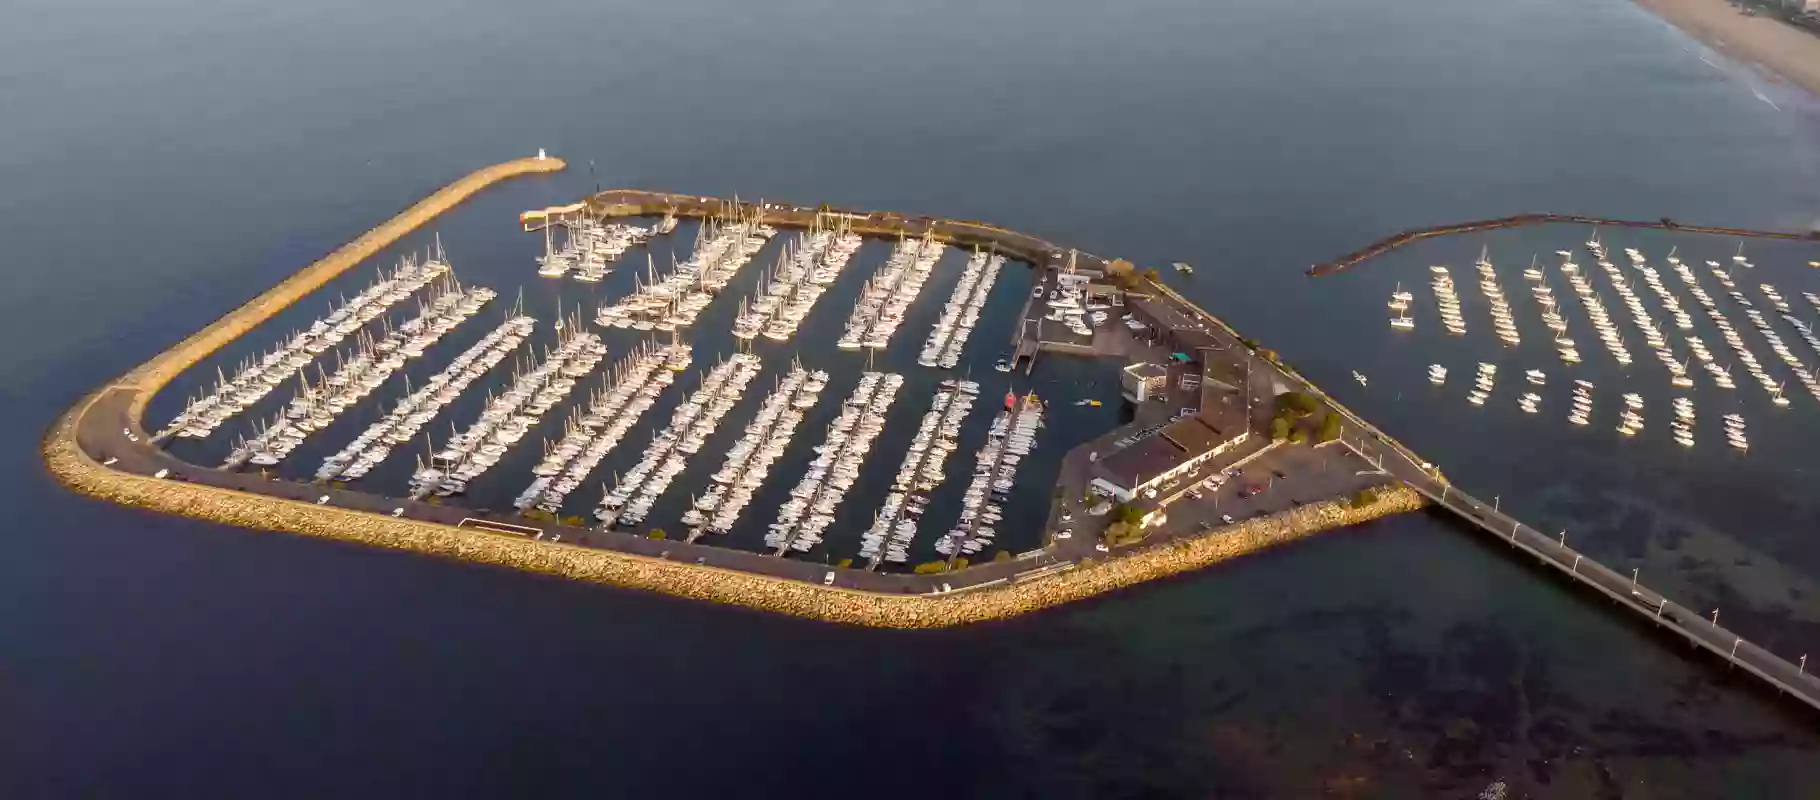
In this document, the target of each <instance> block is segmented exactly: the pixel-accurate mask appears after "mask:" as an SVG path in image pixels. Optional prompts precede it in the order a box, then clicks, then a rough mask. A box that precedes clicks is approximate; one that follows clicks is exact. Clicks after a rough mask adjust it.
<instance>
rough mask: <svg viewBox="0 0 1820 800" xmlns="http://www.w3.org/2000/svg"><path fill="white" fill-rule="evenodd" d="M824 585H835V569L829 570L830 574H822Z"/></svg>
mask: <svg viewBox="0 0 1820 800" xmlns="http://www.w3.org/2000/svg"><path fill="white" fill-rule="evenodd" d="M822 585H823V586H833V585H834V570H828V574H826V575H823V576H822Z"/></svg>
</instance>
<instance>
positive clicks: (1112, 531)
mask: <svg viewBox="0 0 1820 800" xmlns="http://www.w3.org/2000/svg"><path fill="white" fill-rule="evenodd" d="M1143 538H1144V529H1143V528H1141V527H1139V526H1137V525H1132V524H1129V523H1125V522H1114V523H1112V524H1111V525H1110V526H1107V528H1106V536H1105V540H1106V543H1107V544H1110V545H1121V544H1131V543H1132V542H1136V541H1140V540H1142V539H1143Z"/></svg>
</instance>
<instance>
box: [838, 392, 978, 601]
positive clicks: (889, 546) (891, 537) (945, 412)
mask: <svg viewBox="0 0 1820 800" xmlns="http://www.w3.org/2000/svg"><path fill="white" fill-rule="evenodd" d="M979 391H980V387H979V384H977V383H974V382H973V381H967V380H962V381H943V382H942V386H941V388H940V389H938V390H937V391H936V393H935V397H934V398H932V399H931V400H930V402H929V411H928V413H925V414H924V415H923V420H922V423H921V424H920V425H919V426H918V427H917V430H916V437H915V438H914V439H912V440H911V442H910V450H909V451H908V452H907V453H905V454H904V463H903V466H901V467H899V468H898V471H897V477H896V478H895V479H894V480H893V481H892V483H891V491H890V493H888V494H886V495H885V501H884V503H883V504H881V505H880V506H879V509H878V511H875V512H873V514H872V527H870V528H868V529H867V530H866V532H865V533H864V534H862V535H861V536H860V541H861V544H860V550H859V555H860V557H861V558H864V559H866V569H868V570H876V569H878V566H879V564H881V563H884V562H890V563H892V564H903V563H906V562H907V561H909V559H910V543H911V541H912V540H913V539H915V538H916V534H917V531H918V530H919V529H920V528H921V522H922V517H923V514H924V513H926V512H927V511H928V509H929V503H930V499H929V492H931V491H933V490H934V489H935V488H936V487H938V486H940V485H941V484H942V480H943V479H944V477H945V476H946V472H945V469H944V467H945V465H946V464H947V461H948V456H949V455H951V454H952V453H953V452H954V450H955V448H956V447H958V446H959V445H958V442H959V440H960V435H961V422H962V421H963V420H965V419H966V418H967V412H968V411H970V410H972V408H973V402H974V400H976V399H978V397H979Z"/></svg>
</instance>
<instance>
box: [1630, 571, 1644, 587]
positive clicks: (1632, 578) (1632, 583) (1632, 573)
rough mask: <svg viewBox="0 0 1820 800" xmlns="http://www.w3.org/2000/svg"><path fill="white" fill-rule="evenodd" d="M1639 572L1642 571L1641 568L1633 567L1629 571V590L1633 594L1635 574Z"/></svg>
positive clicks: (1635, 581) (1635, 580)
mask: <svg viewBox="0 0 1820 800" xmlns="http://www.w3.org/2000/svg"><path fill="white" fill-rule="evenodd" d="M1641 571H1643V568H1642V567H1635V568H1632V569H1631V571H1630V590H1631V591H1633V592H1634V591H1636V590H1637V573H1638V572H1641Z"/></svg>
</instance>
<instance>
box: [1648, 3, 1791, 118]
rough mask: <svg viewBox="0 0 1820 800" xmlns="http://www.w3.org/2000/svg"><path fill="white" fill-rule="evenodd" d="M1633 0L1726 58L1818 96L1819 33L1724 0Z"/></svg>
mask: <svg viewBox="0 0 1820 800" xmlns="http://www.w3.org/2000/svg"><path fill="white" fill-rule="evenodd" d="M1635 2H1636V4H1637V6H1638V7H1640V8H1642V9H1644V10H1646V11H1649V12H1650V13H1652V14H1655V15H1656V16H1658V17H1660V18H1662V19H1663V20H1665V21H1667V22H1668V23H1669V24H1671V25H1674V26H1675V27H1676V28H1679V29H1681V31H1682V32H1684V33H1686V34H1687V35H1689V36H1692V37H1693V38H1695V39H1698V40H1700V41H1701V42H1702V43H1704V44H1705V45H1707V46H1708V47H1711V48H1713V49H1714V50H1717V51H1719V52H1721V53H1723V54H1725V55H1726V56H1727V57H1729V58H1733V59H1736V60H1738V61H1742V62H1746V63H1749V64H1754V65H1756V66H1757V67H1758V68H1760V69H1762V70H1764V71H1765V72H1767V73H1769V74H1771V75H1773V76H1775V77H1777V78H1780V79H1781V80H1783V81H1786V82H1788V83H1791V84H1794V85H1796V86H1800V87H1802V88H1804V89H1806V90H1807V91H1808V92H1809V93H1810V94H1813V95H1814V96H1816V97H1820V36H1816V35H1814V34H1811V33H1808V32H1806V31H1803V30H1801V29H1799V28H1796V27H1794V26H1792V25H1789V24H1787V23H1785V22H1782V21H1781V20H1778V19H1774V18H1771V17H1765V16H1762V15H1758V16H1745V15H1744V14H1741V13H1739V11H1738V9H1737V8H1735V7H1733V6H1732V5H1731V4H1730V3H1728V2H1726V1H1725V0H1635Z"/></svg>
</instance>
